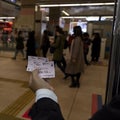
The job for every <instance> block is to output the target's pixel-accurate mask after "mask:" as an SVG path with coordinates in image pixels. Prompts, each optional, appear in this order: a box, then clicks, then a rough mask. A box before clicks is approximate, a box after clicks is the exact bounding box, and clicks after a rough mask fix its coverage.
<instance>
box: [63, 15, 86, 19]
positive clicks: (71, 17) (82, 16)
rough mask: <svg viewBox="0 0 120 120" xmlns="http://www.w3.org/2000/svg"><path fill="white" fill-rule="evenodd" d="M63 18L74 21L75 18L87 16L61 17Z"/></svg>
mask: <svg viewBox="0 0 120 120" xmlns="http://www.w3.org/2000/svg"><path fill="white" fill-rule="evenodd" d="M61 18H63V19H73V18H78V19H79V18H86V17H85V16H66V17H64V16H63V17H61Z"/></svg>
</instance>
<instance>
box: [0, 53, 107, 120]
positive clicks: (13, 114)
mask: <svg viewBox="0 0 120 120" xmlns="http://www.w3.org/2000/svg"><path fill="white" fill-rule="evenodd" d="M12 56H13V53H11V52H10V53H5V52H0V120H30V118H28V116H27V112H28V111H29V109H30V107H31V106H32V104H33V103H34V98H35V96H34V94H33V92H32V91H31V90H30V89H29V86H28V82H29V77H30V73H29V72H27V71H26V65H27V60H22V58H21V57H18V58H17V59H16V60H12V59H11V57H12ZM55 69H56V77H55V78H54V79H50V80H49V82H50V84H51V85H53V87H54V88H55V92H56V94H57V96H58V100H59V104H60V106H61V110H62V113H63V116H64V118H65V120H88V119H89V118H90V117H91V109H92V95H93V94H99V95H101V96H102V100H103V103H104V99H105V89H106V80H107V70H108V61H106V60H101V61H100V62H99V63H96V64H91V65H89V66H85V72H84V74H82V76H81V78H80V82H81V86H80V88H69V87H68V86H69V84H70V78H68V79H67V80H64V79H63V77H64V75H63V73H62V72H61V71H60V70H59V69H58V68H57V67H56V68H55Z"/></svg>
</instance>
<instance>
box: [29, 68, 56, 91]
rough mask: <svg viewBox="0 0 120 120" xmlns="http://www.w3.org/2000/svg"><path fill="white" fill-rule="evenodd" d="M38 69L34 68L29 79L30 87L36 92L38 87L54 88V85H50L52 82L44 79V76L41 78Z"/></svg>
mask: <svg viewBox="0 0 120 120" xmlns="http://www.w3.org/2000/svg"><path fill="white" fill-rule="evenodd" d="M38 74H39V73H38V70H37V69H36V70H34V71H32V75H31V77H30V81H29V86H30V88H31V89H32V90H33V91H34V92H35V91H37V90H38V89H44V88H45V89H50V90H54V89H53V87H52V86H50V84H49V83H48V82H46V81H45V80H43V79H42V78H40V77H39V76H38Z"/></svg>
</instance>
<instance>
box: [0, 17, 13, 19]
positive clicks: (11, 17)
mask: <svg viewBox="0 0 120 120" xmlns="http://www.w3.org/2000/svg"><path fill="white" fill-rule="evenodd" d="M0 19H15V17H0Z"/></svg>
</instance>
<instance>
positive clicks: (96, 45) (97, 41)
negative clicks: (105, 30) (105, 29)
mask: <svg viewBox="0 0 120 120" xmlns="http://www.w3.org/2000/svg"><path fill="white" fill-rule="evenodd" d="M92 36H93V40H92V54H91V57H92V60H91V61H93V62H98V60H99V57H100V48H101V37H100V35H99V33H93V35H92Z"/></svg>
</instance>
